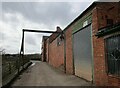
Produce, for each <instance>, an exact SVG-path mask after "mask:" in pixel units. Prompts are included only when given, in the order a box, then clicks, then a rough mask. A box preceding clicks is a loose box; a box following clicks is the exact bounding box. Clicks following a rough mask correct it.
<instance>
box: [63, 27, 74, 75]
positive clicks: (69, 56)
mask: <svg viewBox="0 0 120 88" xmlns="http://www.w3.org/2000/svg"><path fill="white" fill-rule="evenodd" d="M65 36H66V73H69V74H73V73H74V71H73V51H72V29H71V27H69V28H68V29H67V30H66V32H65Z"/></svg>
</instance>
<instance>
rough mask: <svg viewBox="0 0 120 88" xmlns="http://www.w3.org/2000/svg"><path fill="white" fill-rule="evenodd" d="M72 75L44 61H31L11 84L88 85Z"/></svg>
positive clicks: (88, 83)
mask: <svg viewBox="0 0 120 88" xmlns="http://www.w3.org/2000/svg"><path fill="white" fill-rule="evenodd" d="M90 85H91V82H87V81H85V80H83V79H80V78H78V77H76V76H74V75H68V74H65V73H64V72H61V71H59V70H58V69H55V68H53V67H52V66H50V65H49V64H47V63H46V62H40V61H33V64H32V65H31V66H30V67H29V68H28V69H27V70H26V71H25V72H24V73H22V74H21V75H20V76H19V77H18V79H17V80H16V81H15V82H14V83H13V85H12V86H90Z"/></svg>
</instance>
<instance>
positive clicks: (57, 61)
mask: <svg viewBox="0 0 120 88" xmlns="http://www.w3.org/2000/svg"><path fill="white" fill-rule="evenodd" d="M49 64H51V65H52V66H54V67H60V66H63V65H64V40H63V41H62V42H61V45H59V46H57V38H56V39H55V40H54V41H53V42H52V43H50V44H49Z"/></svg>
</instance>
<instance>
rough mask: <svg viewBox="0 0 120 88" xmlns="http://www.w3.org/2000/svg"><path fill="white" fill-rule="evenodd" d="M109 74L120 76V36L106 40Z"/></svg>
mask: <svg viewBox="0 0 120 88" xmlns="http://www.w3.org/2000/svg"><path fill="white" fill-rule="evenodd" d="M105 45H106V46H105V48H106V61H107V67H108V74H111V75H115V76H120V35H116V36H112V37H109V38H106V39H105Z"/></svg>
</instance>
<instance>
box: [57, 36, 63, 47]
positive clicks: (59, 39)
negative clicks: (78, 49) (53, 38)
mask: <svg viewBox="0 0 120 88" xmlns="http://www.w3.org/2000/svg"><path fill="white" fill-rule="evenodd" d="M63 39H64V36H61V35H60V36H58V38H57V46H60V45H61V43H62V41H63Z"/></svg>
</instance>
